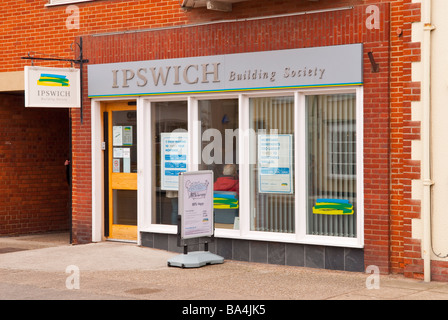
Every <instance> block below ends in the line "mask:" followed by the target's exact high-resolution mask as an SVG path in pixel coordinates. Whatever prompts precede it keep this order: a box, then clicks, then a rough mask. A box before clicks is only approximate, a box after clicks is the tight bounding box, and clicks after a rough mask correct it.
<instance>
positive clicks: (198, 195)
mask: <svg viewBox="0 0 448 320" xmlns="http://www.w3.org/2000/svg"><path fill="white" fill-rule="evenodd" d="M179 213H180V215H181V216H182V220H181V221H182V223H181V237H182V238H183V239H190V238H199V237H211V236H212V235H213V233H214V225H213V171H211V170H204V171H194V172H183V173H181V174H180V176H179Z"/></svg>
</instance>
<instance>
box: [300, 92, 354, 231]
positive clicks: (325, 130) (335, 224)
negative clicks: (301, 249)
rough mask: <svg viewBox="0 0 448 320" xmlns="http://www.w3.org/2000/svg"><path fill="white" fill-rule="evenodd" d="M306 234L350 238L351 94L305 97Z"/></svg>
mask: <svg viewBox="0 0 448 320" xmlns="http://www.w3.org/2000/svg"><path fill="white" fill-rule="evenodd" d="M306 118H307V120H306V122H307V194H308V197H307V199H308V209H307V212H308V213H307V220H308V223H307V233H308V234H313V235H324V236H339V237H356V217H357V201H356V199H357V197H356V196H357V192H356V190H357V188H356V183H357V181H356V95H355V94H354V93H353V94H335V95H314V96H307V98H306Z"/></svg>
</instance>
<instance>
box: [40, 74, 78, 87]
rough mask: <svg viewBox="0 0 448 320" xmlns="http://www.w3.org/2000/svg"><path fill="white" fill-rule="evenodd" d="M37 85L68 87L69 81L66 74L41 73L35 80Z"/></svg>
mask: <svg viewBox="0 0 448 320" xmlns="http://www.w3.org/2000/svg"><path fill="white" fill-rule="evenodd" d="M37 85H38V86H46V87H70V81H69V80H68V79H67V76H63V75H58V74H50V73H41V75H40V78H39V80H37Z"/></svg>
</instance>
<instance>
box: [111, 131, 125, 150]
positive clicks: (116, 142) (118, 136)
mask: <svg viewBox="0 0 448 320" xmlns="http://www.w3.org/2000/svg"><path fill="white" fill-rule="evenodd" d="M112 136H113V139H112V144H113V146H114V147H120V146H122V145H123V127H122V126H113V127H112Z"/></svg>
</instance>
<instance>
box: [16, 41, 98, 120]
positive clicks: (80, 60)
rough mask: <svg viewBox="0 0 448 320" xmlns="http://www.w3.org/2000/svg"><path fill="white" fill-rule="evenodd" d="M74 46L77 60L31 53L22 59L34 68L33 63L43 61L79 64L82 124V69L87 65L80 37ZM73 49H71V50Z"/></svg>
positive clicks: (81, 115) (87, 61) (81, 116)
mask: <svg viewBox="0 0 448 320" xmlns="http://www.w3.org/2000/svg"><path fill="white" fill-rule="evenodd" d="M75 44H76V45H77V46H78V47H79V59H66V58H56V57H35V56H32V55H31V53H32V52H28V56H26V57H22V59H25V60H31V65H32V66H34V61H37V60H44V61H62V62H70V63H71V64H72V67H73V64H79V69H80V70H79V71H80V91H81V100H80V118H81V124H82V123H83V103H82V100H83V67H84V64H85V63H89V60H88V59H84V56H83V47H82V37H80V38H79V43H76V42H75ZM72 49H73V48H72Z"/></svg>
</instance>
